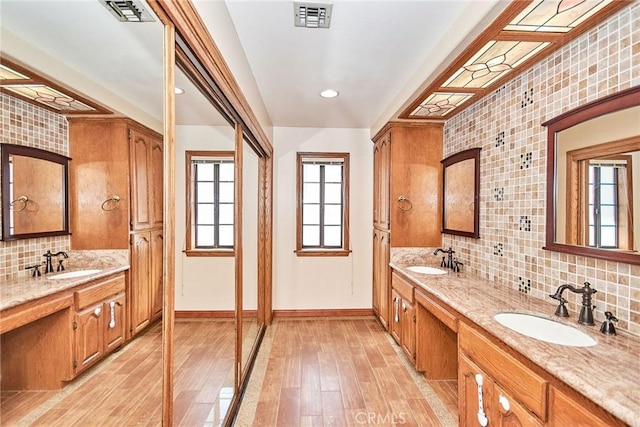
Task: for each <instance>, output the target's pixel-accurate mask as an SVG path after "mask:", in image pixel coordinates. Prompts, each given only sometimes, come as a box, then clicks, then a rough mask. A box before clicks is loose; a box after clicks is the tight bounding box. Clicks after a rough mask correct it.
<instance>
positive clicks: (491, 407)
mask: <svg viewBox="0 0 640 427" xmlns="http://www.w3.org/2000/svg"><path fill="white" fill-rule="evenodd" d="M458 365H459V382H458V396H459V397H458V399H459V402H460V403H459V424H460V425H461V426H477V425H480V426H483V425H491V426H513V427H516V426H521V427H528V426H532V427H535V426H542V425H544V424H543V422H542V421H540V420H539V419H538V418H537V417H536V416H535V415H534V414H532V413H531V412H530V411H528V410H527V409H526V408H525V407H524V406H522V405H521V404H520V403H518V401H517V400H516V399H515V398H513V397H512V396H511V395H510V394H508V393H507V392H505V391H504V390H503V389H502V388H501V387H499V386H498V385H497V384H496V382H495V381H494V379H493V378H492V377H491V375H489V374H487V373H486V372H485V371H483V370H482V369H481V368H480V367H479V366H478V365H476V364H475V363H473V362H472V361H471V360H470V359H469V358H467V357H465V356H464V355H461V356H460V360H459V363H458ZM567 425H569V424H567Z"/></svg>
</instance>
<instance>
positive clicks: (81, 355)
mask: <svg viewBox="0 0 640 427" xmlns="http://www.w3.org/2000/svg"><path fill="white" fill-rule="evenodd" d="M103 317H104V313H103V310H102V303H100V304H96V305H95V306H92V307H89V308H87V309H86V310H83V311H81V312H79V313H78V314H77V315H76V320H75V322H76V323H75V325H74V326H75V363H74V369H75V373H76V374H77V373H79V372H81V371H83V370H85V369H86V368H88V367H89V366H91V365H93V364H94V363H95V362H97V361H98V360H99V359H100V358H101V357H102V355H103V353H104V333H103V326H102V325H103V323H102V319H103Z"/></svg>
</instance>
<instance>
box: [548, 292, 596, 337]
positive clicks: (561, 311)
mask: <svg viewBox="0 0 640 427" xmlns="http://www.w3.org/2000/svg"><path fill="white" fill-rule="evenodd" d="M565 289H569V290H570V291H571V292H573V293H576V294H582V308H581V309H580V315H579V316H578V323H581V324H583V325H589V326H591V325H595V323H594V321H593V309H594V308H595V306H592V305H591V295H593V294H595V293H596V292H598V291H597V290H595V289H593V288H592V287H591V283H589V282H584V286H583V287H581V288H576V287H575V286H571V285H561V286H560V287H558V289H557V290H556V293H555V294H553V295H549V296H550V297H551V298H553V299H555V300H558V301H560V305H558V308H557V309H556V316H561V317H569V312H568V311H567V307H565V305H564V304H565V303H566V302H567V300H566V299H564V297H563V296H562V293H563V292H564V290H565Z"/></svg>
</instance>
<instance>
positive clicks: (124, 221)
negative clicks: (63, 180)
mask: <svg viewBox="0 0 640 427" xmlns="http://www.w3.org/2000/svg"><path fill="white" fill-rule="evenodd" d="M69 152H70V156H71V158H72V161H71V167H70V174H69V175H70V180H69V189H70V213H71V247H72V249H127V248H128V249H129V250H130V253H131V276H130V283H129V291H128V292H127V293H128V297H127V298H128V301H127V307H128V309H129V310H130V311H129V313H128V316H127V317H128V319H129V321H130V325H129V328H128V332H129V334H130V335H129V336H130V337H131V336H133V335H135V334H136V333H138V332H140V331H141V330H143V329H144V328H145V327H147V326H148V325H149V324H150V323H151V322H152V321H153V320H155V319H157V318H159V317H161V315H162V289H163V285H162V282H163V275H162V259H163V254H162V252H163V249H162V248H163V243H162V227H163V191H164V186H163V162H164V153H163V142H162V136H161V135H159V134H158V133H156V132H154V131H152V130H150V129H147V128H145V127H143V126H141V125H139V124H138V123H136V122H134V121H132V120H129V119H104V118H103V119H99V118H70V119H69ZM114 199H117V200H114Z"/></svg>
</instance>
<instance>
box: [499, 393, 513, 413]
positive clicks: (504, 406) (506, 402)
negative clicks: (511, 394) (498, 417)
mask: <svg viewBox="0 0 640 427" xmlns="http://www.w3.org/2000/svg"><path fill="white" fill-rule="evenodd" d="M498 402H500V406H502V409H504V411H505V412H509V411H510V410H511V405H510V404H509V399H507V398H506V397H504V396H503V395H500V397H498Z"/></svg>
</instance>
